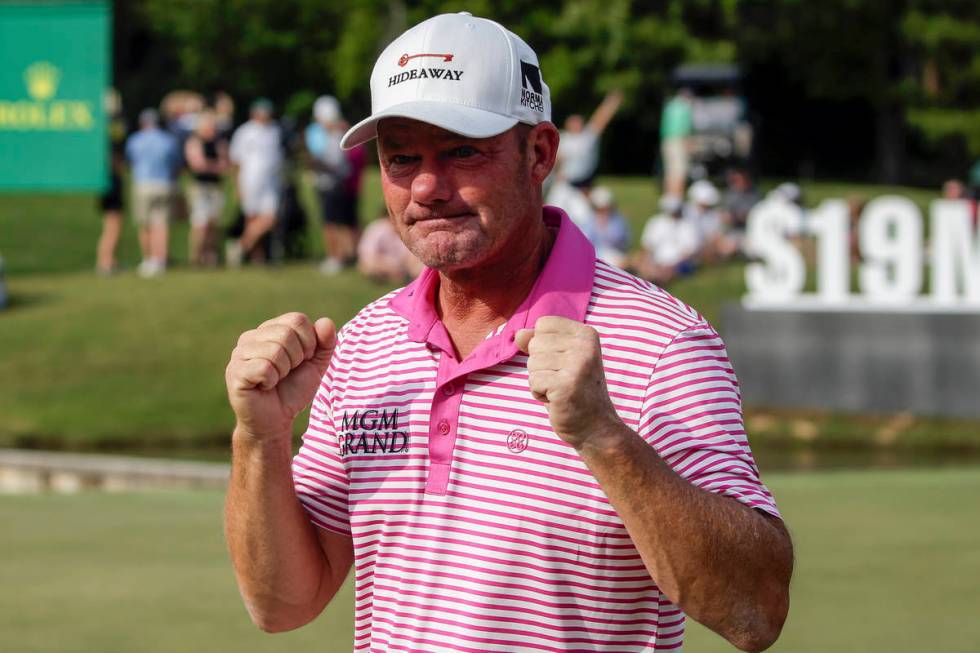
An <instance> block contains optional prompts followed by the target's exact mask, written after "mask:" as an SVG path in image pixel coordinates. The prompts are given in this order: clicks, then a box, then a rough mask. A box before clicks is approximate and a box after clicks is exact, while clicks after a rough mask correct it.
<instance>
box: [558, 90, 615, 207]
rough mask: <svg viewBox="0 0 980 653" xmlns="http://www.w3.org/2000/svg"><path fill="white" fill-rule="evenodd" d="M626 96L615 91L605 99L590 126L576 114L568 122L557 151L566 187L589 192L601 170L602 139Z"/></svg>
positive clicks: (593, 116) (591, 118) (593, 115)
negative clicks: (600, 139)
mask: <svg viewBox="0 0 980 653" xmlns="http://www.w3.org/2000/svg"><path fill="white" fill-rule="evenodd" d="M622 102H623V94H622V92H621V91H619V90H616V91H613V92H611V93H609V94H608V95H606V97H605V98H603V100H602V102H601V103H600V104H599V106H598V107H597V108H596V110H595V111H594V112H592V116H591V117H590V118H589V121H588V122H585V119H584V118H583V117H582V116H581V115H579V114H577V113H575V114H572V115H570V116H568V118H566V119H565V130H564V131H563V132H561V146H560V147H559V148H558V160H557V165H558V175H559V177H560V179H561V180H563V181H565V183H567V184H569V185H571V186H573V187H574V188H578V189H580V190H583V189H584V190H585V191H588V189H589V188H591V187H592V182H593V181H595V176H596V172H597V171H598V169H599V137H600V136H602V132H604V131H605V130H606V126H607V125H608V124H609V121H610V120H612V118H613V116H615V115H616V112H617V111H618V110H619V105H620V104H622Z"/></svg>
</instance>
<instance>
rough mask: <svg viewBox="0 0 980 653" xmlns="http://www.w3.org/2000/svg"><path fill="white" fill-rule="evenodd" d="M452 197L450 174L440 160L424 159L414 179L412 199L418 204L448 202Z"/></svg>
mask: <svg viewBox="0 0 980 653" xmlns="http://www.w3.org/2000/svg"><path fill="white" fill-rule="evenodd" d="M451 197H452V184H451V181H450V179H449V175H448V174H447V173H446V171H445V169H443V167H442V166H441V165H440V164H439V162H438V161H423V162H422V165H421V166H420V167H419V170H418V172H417V173H416V174H415V178H414V179H413V180H412V201H414V202H415V203H417V204H432V203H434V202H446V201H448V200H449V199H450V198H451Z"/></svg>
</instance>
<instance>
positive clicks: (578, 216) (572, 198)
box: [546, 178, 592, 229]
mask: <svg viewBox="0 0 980 653" xmlns="http://www.w3.org/2000/svg"><path fill="white" fill-rule="evenodd" d="M546 203H547V204H550V205H551V206H557V207H560V208H561V209H563V210H564V211H565V213H567V214H568V217H569V218H570V219H571V221H572V222H574V223H575V224H576V225H577V226H578V228H579V229H584V228H585V225H587V224H589V222H590V221H591V220H592V203H591V202H590V201H589V195H588V193H587V192H583V191H582V189H579V188H576V187H575V186H572V185H571V184H569V183H567V182H566V181H565V180H564V179H561V178H558V179H555V180H554V183H552V184H551V188H549V189H548V199H547V201H546Z"/></svg>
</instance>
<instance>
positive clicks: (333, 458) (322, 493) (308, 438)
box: [293, 369, 351, 535]
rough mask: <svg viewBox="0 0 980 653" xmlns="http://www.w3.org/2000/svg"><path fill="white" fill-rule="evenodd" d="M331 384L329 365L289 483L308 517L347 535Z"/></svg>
mask: <svg viewBox="0 0 980 653" xmlns="http://www.w3.org/2000/svg"><path fill="white" fill-rule="evenodd" d="M332 385H333V384H332V369H328V370H327V374H326V375H324V377H323V380H322V381H321V382H320V389H319V390H318V391H317V394H316V396H315V397H314V399H313V404H312V406H311V407H310V423H309V425H308V426H307V429H306V433H304V434H303V444H302V445H301V446H300V449H299V452H298V453H297V454H296V456H295V457H294V458H293V485H294V487H295V488H296V496H297V497H299V500H300V502H301V503H302V504H303V507H304V508H306V512H307V513H308V514H309V516H310V521H312V522H313V523H314V524H316V525H317V526H319V527H320V528H325V529H327V530H329V531H333V532H335V533H340V534H342V535H350V532H351V530H350V516H349V512H348V504H347V494H348V490H349V487H350V483H349V480H348V476H347V471H346V469H345V468H344V461H343V458H342V457H341V456H340V445H339V443H338V441H337V433H336V430H335V428H334V422H333V411H332V410H331V399H330V394H331V390H330V389H331V387H332Z"/></svg>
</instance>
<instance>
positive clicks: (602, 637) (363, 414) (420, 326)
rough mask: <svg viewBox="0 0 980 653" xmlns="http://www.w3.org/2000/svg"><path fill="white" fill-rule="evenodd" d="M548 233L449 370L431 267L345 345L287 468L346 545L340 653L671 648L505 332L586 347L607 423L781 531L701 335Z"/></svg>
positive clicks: (563, 219)
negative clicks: (608, 409)
mask: <svg viewBox="0 0 980 653" xmlns="http://www.w3.org/2000/svg"><path fill="white" fill-rule="evenodd" d="M544 219H545V220H546V221H547V222H549V223H550V224H553V225H555V226H559V233H558V236H557V239H556V242H555V245H554V248H553V249H552V252H551V255H550V257H549V259H548V262H547V264H546V265H545V268H544V269H543V271H542V272H541V275H540V277H539V278H538V281H537V283H536V285H535V286H534V288H533V290H532V291H531V293H530V295H529V296H528V298H527V299H526V300H525V302H524V303H523V304H522V305H521V307H520V308H519V309H518V310H517V312H516V313H515V314H514V316H513V317H512V318H511V319H510V320H509V321H508V322H507V324H506V325H505V326H504V327H503V328H502V329H500V330H498V331H497V332H495V333H494V334H491V335H490V336H489V337H488V338H487V339H486V340H485V341H484V342H483V343H482V344H481V345H480V346H479V347H478V348H477V349H476V350H475V351H474V352H473V353H472V354H471V355H470V356H469V357H467V358H466V359H465V360H463V361H459V360H456V357H455V355H454V353H453V347H452V346H451V344H450V340H449V337H448V334H447V332H446V330H445V328H444V327H443V325H442V323H441V322H440V321H439V319H438V317H437V315H436V312H435V309H434V306H433V298H434V293H435V290H436V285H437V282H438V275H437V274H436V273H434V272H432V271H426V272H424V273H423V274H422V275H421V276H420V277H419V278H418V279H417V280H416V281H415V282H413V283H412V284H410V285H409V286H407V287H406V288H404V289H402V290H401V291H396V292H393V293H391V294H389V295H387V296H385V297H382V298H381V299H379V300H377V301H375V302H373V303H372V304H370V305H369V306H367V307H366V308H365V309H364V310H362V311H361V312H360V313H359V314H358V315H357V316H356V317H355V318H354V319H353V320H351V322H350V323H348V324H347V325H346V326H345V327H344V328H343V329H342V330H341V333H340V336H339V342H338V345H337V349H336V352H335V353H334V356H333V360H332V361H331V364H330V368H329V370H328V371H327V374H326V375H325V377H324V379H323V383H322V384H321V387H320V390H319V392H318V394H317V396H316V398H315V400H314V402H313V407H312V412H311V417H310V424H309V428H308V430H307V432H306V435H305V436H304V438H303V446H302V448H301V449H300V451H299V453H298V454H297V456H296V458H295V460H294V464H293V471H294V477H295V484H296V492H297V494H298V495H299V497H300V499H301V501H302V502H303V504H304V506H305V507H306V509H307V510H308V512H309V515H310V518H311V519H312V520H313V522H314V523H316V524H317V525H318V526H320V527H322V528H326V529H329V530H331V531H335V532H337V533H344V534H350V535H351V536H352V538H353V541H354V552H355V571H354V573H355V576H356V605H355V633H354V642H355V650H356V651H426V652H437V651H466V652H472V653H483V652H486V651H546V652H559V651H562V652H564V651H608V652H612V651H616V652H619V653H622V652H626V651H651V650H660V649H672V650H675V651H676V650H680V648H681V646H682V644H683V638H684V614H683V613H682V612H681V611H680V610H679V609H678V608H677V607H676V606H674V605H672V604H671V603H670V601H669V600H668V599H667V597H665V596H664V595H663V594H662V593H661V592H660V591H659V589H658V588H657V585H656V583H655V582H654V581H653V580H652V579H651V578H650V576H649V574H648V573H647V570H646V569H645V568H644V566H643V562H642V561H641V560H640V556H639V555H638V553H637V551H636V548H635V547H634V546H633V544H632V542H631V540H630V538H629V535H628V534H627V532H626V529H625V528H624V527H623V523H622V521H621V520H620V519H619V517H618V516H617V514H616V512H615V511H614V510H613V508H612V507H611V506H610V505H609V501H608V499H607V498H606V495H605V494H604V493H603V491H602V488H600V486H599V484H598V482H596V480H595V479H594V477H593V476H592V475H591V474H590V473H589V471H588V469H587V468H586V466H585V465H584V464H583V463H582V461H581V460H580V459H579V457H578V455H577V454H576V452H575V451H574V450H573V449H572V448H571V447H570V446H569V445H567V444H565V443H564V442H563V441H562V440H561V439H560V438H559V437H558V436H557V435H555V433H554V432H553V431H552V430H551V426H550V423H549V421H548V413H547V411H546V409H545V407H544V406H543V405H542V404H540V403H539V402H537V401H535V400H534V399H533V398H532V397H531V394H530V391H529V389H528V381H527V366H526V363H527V357H526V356H525V355H524V354H522V353H521V352H519V351H518V350H517V348H516V347H515V345H514V341H513V336H514V334H515V333H516V332H517V331H518V330H519V329H521V328H524V327H532V326H533V325H534V323H535V321H536V320H537V318H538V317H541V316H544V315H560V316H564V317H567V318H572V319H576V320H580V321H584V322H585V323H586V324H588V325H590V326H592V327H594V328H595V329H596V330H597V331H598V333H599V335H600V341H601V345H602V358H603V365H604V367H605V373H606V379H607V384H608V388H609V393H610V396H611V398H612V401H613V404H614V405H615V407H616V410H617V411H618V412H619V415H620V416H621V417H622V419H623V421H624V422H625V423H626V424H628V425H629V426H630V427H631V428H633V429H634V430H636V431H637V432H638V433H639V434H640V435H641V436H642V437H643V438H644V439H645V440H646V441H647V442H649V443H650V445H651V446H653V447H654V448H655V449H656V450H657V451H658V452H659V454H660V455H661V456H662V457H663V458H664V459H665V460H666V461H667V462H668V463H669V464H670V465H671V466H672V467H673V468H674V469H675V470H676V471H677V472H678V473H680V474H681V475H682V476H684V477H685V478H687V479H688V480H689V481H690V482H691V483H694V484H695V485H697V486H698V487H701V488H704V489H705V490H708V491H710V492H716V493H719V494H724V495H727V496H729V497H732V498H733V499H736V500H738V501H741V502H743V503H745V504H747V505H750V506H752V507H754V508H758V509H761V510H764V511H767V512H769V513H771V514H773V515H778V512H777V510H776V506H775V503H774V501H773V498H772V495H771V494H770V493H769V491H768V490H767V489H766V487H765V486H764V485H763V484H762V482H761V481H760V480H759V473H758V469H757V468H756V465H755V463H754V461H753V459H752V454H751V452H750V451H749V446H748V442H747V440H746V435H745V430H744V428H743V426H742V417H741V406H740V400H739V393H738V385H737V382H736V380H735V374H734V372H733V370H732V366H731V364H730V363H729V361H728V357H727V355H726V353H725V349H724V345H723V344H722V342H721V340H720V339H719V337H718V335H717V334H716V333H715V331H714V330H713V329H712V328H711V327H710V326H709V325H708V324H707V323H706V322H705V321H704V319H703V318H702V317H701V316H700V315H699V314H698V313H697V312H695V311H694V310H692V309H691V308H689V307H687V306H686V305H684V304H683V303H682V302H680V301H678V300H677V299H675V298H673V297H672V296H670V295H669V294H667V293H666V292H664V291H663V290H661V289H659V288H657V287H655V286H652V285H651V284H649V283H647V282H645V281H641V280H638V279H636V278H635V277H633V276H631V275H629V274H627V273H625V272H623V271H622V270H619V269H617V268H614V267H612V266H610V265H608V264H606V263H604V262H602V261H599V260H596V258H595V252H594V250H593V248H592V245H591V244H589V242H588V240H586V238H585V237H584V236H583V235H582V233H581V232H580V231H579V230H578V228H576V227H575V226H574V225H573V224H572V223H571V222H570V221H569V220H568V218H567V216H565V215H564V214H563V213H562V212H561V211H559V210H557V209H553V208H550V207H548V208H546V209H545V211H544ZM692 518H696V516H694V515H692Z"/></svg>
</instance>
